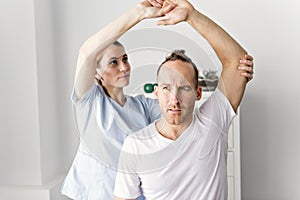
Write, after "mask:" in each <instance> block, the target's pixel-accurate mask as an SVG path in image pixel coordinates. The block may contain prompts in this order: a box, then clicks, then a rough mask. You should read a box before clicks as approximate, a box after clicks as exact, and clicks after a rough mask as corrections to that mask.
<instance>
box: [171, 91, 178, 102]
mask: <svg viewBox="0 0 300 200" xmlns="http://www.w3.org/2000/svg"><path fill="white" fill-rule="evenodd" d="M170 93H171V94H170V100H171V102H172V103H173V104H178V103H179V96H178V95H179V94H178V89H177V88H174V89H172V90H171V92H170Z"/></svg>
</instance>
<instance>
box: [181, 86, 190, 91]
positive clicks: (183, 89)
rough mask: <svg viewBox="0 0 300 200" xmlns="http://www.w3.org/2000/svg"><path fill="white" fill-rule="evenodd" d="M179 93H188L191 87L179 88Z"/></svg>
mask: <svg viewBox="0 0 300 200" xmlns="http://www.w3.org/2000/svg"><path fill="white" fill-rule="evenodd" d="M179 89H180V90H181V91H185V92H189V91H191V90H192V87H191V86H182V87H180V88H179Z"/></svg>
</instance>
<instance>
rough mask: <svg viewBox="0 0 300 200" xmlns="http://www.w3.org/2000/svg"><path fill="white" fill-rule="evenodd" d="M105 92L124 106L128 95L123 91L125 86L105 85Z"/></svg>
mask: <svg viewBox="0 0 300 200" xmlns="http://www.w3.org/2000/svg"><path fill="white" fill-rule="evenodd" d="M103 89H104V91H105V93H106V94H107V95H108V96H109V97H110V98H111V99H113V100H114V101H115V102H117V103H118V104H119V105H120V106H124V105H125V102H126V97H125V95H124V93H123V88H116V87H113V88H112V87H111V88H110V87H103Z"/></svg>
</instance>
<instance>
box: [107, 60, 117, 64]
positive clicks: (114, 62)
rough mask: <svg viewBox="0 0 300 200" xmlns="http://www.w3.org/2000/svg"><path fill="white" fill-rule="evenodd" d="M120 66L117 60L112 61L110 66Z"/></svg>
mask: <svg viewBox="0 0 300 200" xmlns="http://www.w3.org/2000/svg"><path fill="white" fill-rule="evenodd" d="M117 64H118V61H117V60H112V61H110V63H109V65H117Z"/></svg>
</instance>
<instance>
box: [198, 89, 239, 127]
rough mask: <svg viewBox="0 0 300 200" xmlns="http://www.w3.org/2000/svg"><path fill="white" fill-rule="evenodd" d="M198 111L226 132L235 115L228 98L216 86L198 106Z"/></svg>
mask: <svg viewBox="0 0 300 200" xmlns="http://www.w3.org/2000/svg"><path fill="white" fill-rule="evenodd" d="M199 111H200V113H201V115H202V116H205V117H206V118H208V119H210V120H211V121H212V122H214V123H216V125H217V126H218V127H219V128H220V129H221V130H222V131H223V132H227V129H229V126H230V124H231V121H232V120H233V118H234V117H235V116H236V113H235V112H234V110H233V108H232V106H231V104H230V102H229V100H228V99H227V98H226V96H225V95H224V94H223V93H222V92H221V91H220V90H219V89H218V88H217V89H216V90H215V92H214V93H212V95H211V96H210V97H209V98H208V99H207V100H206V101H205V102H204V103H203V104H202V105H201V106H200V108H199Z"/></svg>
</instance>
